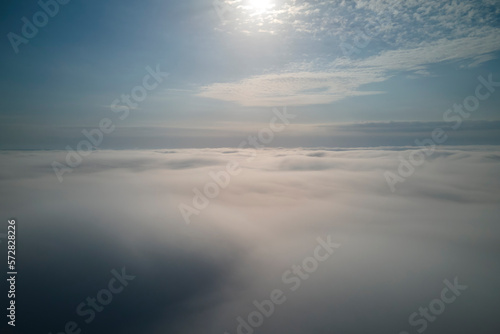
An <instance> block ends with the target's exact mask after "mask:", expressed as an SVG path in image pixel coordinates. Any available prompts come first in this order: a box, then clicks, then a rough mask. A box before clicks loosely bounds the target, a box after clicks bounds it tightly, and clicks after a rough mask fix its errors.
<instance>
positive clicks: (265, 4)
mask: <svg viewBox="0 0 500 334" xmlns="http://www.w3.org/2000/svg"><path fill="white" fill-rule="evenodd" d="M248 5H249V7H251V9H252V10H253V11H254V12H256V13H265V12H267V11H268V10H270V9H271V8H273V7H274V3H273V1H272V0H249V1H248Z"/></svg>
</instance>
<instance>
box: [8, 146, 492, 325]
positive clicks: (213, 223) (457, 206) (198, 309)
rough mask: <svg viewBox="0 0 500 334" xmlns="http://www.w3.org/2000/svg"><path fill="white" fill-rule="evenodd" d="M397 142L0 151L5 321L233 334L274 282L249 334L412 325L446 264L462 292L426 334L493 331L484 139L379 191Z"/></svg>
mask: <svg viewBox="0 0 500 334" xmlns="http://www.w3.org/2000/svg"><path fill="white" fill-rule="evenodd" d="M411 151H412V149H411V148H398V149H390V148H386V149H266V150H259V151H252V150H235V149H203V150H194V149H192V150H170V151H165V150H162V151H98V152H95V153H93V154H92V155H91V156H89V157H87V158H86V160H85V161H84V163H83V164H82V165H81V166H80V167H79V168H78V169H75V170H74V171H73V173H71V174H68V175H67V176H66V177H65V180H64V182H63V183H59V182H58V181H57V178H56V176H55V175H54V174H53V172H52V170H51V167H50V162H51V161H52V160H54V159H59V160H60V159H62V158H63V157H64V152H37V151H31V152H2V153H1V155H2V159H1V160H0V161H1V162H0V164H1V169H0V170H1V171H2V172H1V174H0V175H1V177H0V183H1V189H2V191H1V193H0V194H1V197H0V199H1V201H0V207H1V211H2V212H4V213H5V214H7V215H9V216H14V217H16V218H17V219H18V230H19V231H18V240H19V245H18V250H19V254H18V257H19V271H20V273H22V275H20V279H19V282H18V287H17V288H18V291H19V296H18V298H17V300H18V304H19V305H22V307H21V306H20V307H19V311H18V312H19V329H20V330H22V331H23V332H32V331H35V330H36V331H37V332H42V333H48V332H50V331H52V332H53V333H55V332H59V331H61V330H62V329H63V327H64V324H65V323H66V322H67V321H70V320H73V321H76V322H78V323H79V324H80V325H81V328H82V329H83V331H84V332H92V333H97V334H99V333H110V332H113V333H138V332H143V333H166V332H168V333H194V332H203V333H217V334H223V333H224V332H228V333H230V334H233V333H236V327H237V325H238V322H237V318H238V317H239V316H241V317H243V318H246V317H247V315H248V314H250V313H251V312H252V311H254V310H255V307H254V305H253V302H254V300H257V301H262V300H264V299H269V294H270V292H271V291H272V290H273V289H280V290H282V291H283V292H284V293H285V296H286V302H284V303H283V304H281V305H279V306H277V307H276V310H275V312H274V314H273V315H272V316H271V317H269V318H266V319H265V321H264V324H263V325H262V326H260V327H259V328H257V329H256V330H255V333H277V332H283V333H297V334H299V333H305V332H308V333H332V332H351V333H367V332H373V333H399V332H400V331H403V330H406V331H408V332H410V333H416V329H417V328H418V327H412V326H410V324H409V323H408V317H409V316H410V314H412V313H413V312H415V311H418V308H419V307H421V306H427V305H428V304H429V302H431V301H432V300H433V299H435V298H439V296H440V292H441V290H442V289H443V287H444V285H443V280H445V279H448V280H451V281H453V278H454V277H456V276H458V278H459V282H460V283H461V284H465V285H467V286H468V289H467V290H466V291H464V292H463V294H462V295H461V296H460V297H459V298H458V299H457V300H456V301H455V302H454V303H453V304H450V305H447V306H446V310H445V311H444V313H443V314H442V315H440V316H439V318H438V320H436V321H433V322H429V323H428V328H427V330H426V333H451V332H453V333H471V332H473V331H474V330H475V329H477V326H478V324H481V332H482V333H497V332H498V329H500V326H499V323H498V321H497V317H496V316H495V313H494V310H495V308H496V305H497V301H498V298H499V297H500V296H499V294H498V289H497V288H496V281H497V280H496V279H495V277H498V275H499V274H500V266H499V265H498V252H499V251H500V249H499V248H498V245H499V241H500V240H499V235H500V234H499V232H500V229H499V226H498V215H499V213H500V212H499V208H500V206H499V205H498V204H499V202H500V191H499V187H500V181H499V180H500V168H499V167H500V153H499V149H498V148H497V147H489V148H487V147H475V148H474V149H471V148H461V147H454V148H451V147H444V148H441V149H439V150H437V151H436V152H435V154H434V155H433V156H432V158H429V159H428V160H427V161H426V163H425V164H424V165H423V166H421V167H419V168H418V169H417V171H416V173H415V174H414V175H413V176H411V177H409V178H408V179H407V180H406V181H405V182H404V183H402V184H400V185H398V189H397V192H396V193H394V194H393V193H391V192H390V190H389V188H388V186H387V184H386V182H385V179H384V177H383V173H384V171H386V170H395V169H396V168H397V167H398V165H399V157H404V158H407V157H408V155H409V154H410V153H411ZM228 161H239V162H240V164H241V168H242V171H241V173H240V174H239V175H236V176H233V177H232V178H231V179H230V183H229V185H228V186H227V187H226V188H225V189H222V190H221V191H220V194H219V195H218V196H217V197H215V198H213V199H211V200H210V204H209V205H208V207H206V208H205V209H203V210H201V211H200V213H199V214H198V215H195V216H193V217H192V223H191V224H190V225H186V224H185V222H184V221H183V219H182V216H181V214H180V212H179V208H178V206H179V204H180V203H186V204H191V203H192V199H193V196H194V192H193V189H194V188H197V189H200V190H201V191H203V187H204V185H205V184H207V183H208V182H211V181H212V178H211V177H210V175H209V173H210V172H216V173H218V172H220V171H223V170H225V168H226V167H225V166H226V164H227V162H228ZM328 235H330V236H331V238H332V240H333V241H334V242H336V243H340V244H341V247H340V248H339V249H338V250H337V251H336V252H335V253H334V254H333V255H332V256H331V257H330V258H329V259H328V260H327V261H325V262H321V263H320V264H319V267H318V269H317V270H316V271H314V272H313V273H311V274H310V277H308V278H307V279H305V280H303V281H302V282H301V285H300V287H299V288H298V289H297V290H296V291H292V290H291V289H290V287H291V285H290V284H287V283H284V282H283V280H282V275H283V273H284V272H286V271H287V270H289V269H290V268H292V267H291V266H292V265H294V264H301V263H302V262H303V260H304V259H306V258H307V257H309V256H311V254H312V252H313V251H314V249H315V247H316V246H317V241H316V239H317V238H318V237H322V238H326V237H327V236H328ZM4 245H5V244H4V243H2V244H1V247H2V249H3V248H4ZM122 267H126V268H127V272H128V273H130V274H132V275H135V276H136V278H135V280H134V281H132V282H130V284H129V286H128V287H127V288H126V289H125V290H124V291H123V292H122V293H121V294H119V295H117V296H115V298H114V300H113V301H112V303H110V304H109V305H108V306H106V308H105V310H104V311H102V312H101V313H97V315H96V320H95V321H94V322H92V323H90V324H88V325H87V324H85V323H84V322H83V318H81V317H79V316H77V315H76V313H75V309H76V306H77V305H78V304H79V303H81V302H82V301H84V300H85V298H87V297H89V296H95V295H96V293H97V292H98V291H99V290H100V289H102V288H105V287H106V285H107V283H108V281H109V279H110V278H111V277H112V276H111V274H110V271H111V270H112V269H120V268H122ZM28 318H29V319H30V321H27V320H25V319H28Z"/></svg>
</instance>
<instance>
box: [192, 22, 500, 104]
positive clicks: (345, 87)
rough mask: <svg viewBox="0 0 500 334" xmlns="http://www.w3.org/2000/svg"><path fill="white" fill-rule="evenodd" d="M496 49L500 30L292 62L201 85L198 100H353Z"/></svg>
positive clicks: (479, 59) (485, 57)
mask: <svg viewBox="0 0 500 334" xmlns="http://www.w3.org/2000/svg"><path fill="white" fill-rule="evenodd" d="M498 50H500V29H494V28H491V29H488V30H486V31H485V32H484V35H481V36H471V37H463V38H458V39H453V40H450V39H441V40H438V41H436V42H422V43H420V44H419V45H417V46H415V47H412V48H402V49H395V50H387V51H383V52H381V53H380V54H378V55H375V56H371V57H367V58H365V59H357V60H346V59H345V58H339V59H337V60H334V61H332V62H331V63H329V64H327V65H326V66H325V65H322V66H317V65H316V64H315V63H314V62H306V63H298V64H297V63H296V64H291V65H289V69H287V70H284V71H283V72H280V73H272V74H263V75H256V76H252V77H250V78H245V79H242V80H240V81H236V82H226V83H213V84H210V85H206V86H203V87H201V91H200V93H199V94H198V96H200V97H207V98H212V99H218V100H223V101H230V102H235V103H238V104H240V105H243V106H280V105H289V106H292V105H310V104H328V103H331V102H335V101H338V100H341V99H344V98H347V97H351V96H359V95H367V94H377V93H381V92H379V91H366V90H363V89H362V88H363V86H364V85H367V84H370V83H376V82H382V81H385V80H387V79H388V78H390V77H391V76H392V75H394V74H396V73H398V72H413V73H414V74H415V75H428V74H429V72H428V71H427V67H428V66H429V65H431V64H436V63H441V62H466V63H467V65H462V66H470V67H473V66H478V65H479V64H481V63H483V62H486V61H489V60H491V59H493V58H494V55H493V53H494V52H495V51H498ZM302 69H306V70H302ZM294 70H298V71H294Z"/></svg>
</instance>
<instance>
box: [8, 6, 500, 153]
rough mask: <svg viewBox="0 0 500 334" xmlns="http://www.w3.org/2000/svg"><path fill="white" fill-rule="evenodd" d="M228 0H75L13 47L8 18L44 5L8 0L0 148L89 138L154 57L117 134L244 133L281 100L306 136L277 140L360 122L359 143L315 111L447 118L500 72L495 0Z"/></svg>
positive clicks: (232, 137) (483, 109)
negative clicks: (159, 78)
mask: <svg viewBox="0 0 500 334" xmlns="http://www.w3.org/2000/svg"><path fill="white" fill-rule="evenodd" d="M216 4H218V5H219V7H218V9H219V12H218V11H217V10H216V7H215V6H214V3H213V2H212V1H202V0H187V1H175V2H174V1H159V0H150V1H141V2H138V1H128V0H125V1H106V2H100V1H78V0H71V1H70V2H69V3H68V4H66V5H60V8H59V13H57V15H55V16H54V17H53V18H50V20H49V22H48V24H47V25H46V26H44V27H41V28H40V29H39V32H38V34H37V35H36V36H35V37H33V38H32V39H29V42H28V43H27V44H21V45H19V52H18V53H15V52H14V50H13V47H12V45H11V43H10V42H9V39H8V37H7V35H8V33H10V32H13V33H15V34H18V35H21V28H22V25H23V22H22V21H21V18H22V17H27V18H28V19H29V20H30V21H32V17H33V15H34V14H35V13H36V12H37V11H39V10H40V7H39V5H38V4H37V2H36V1H5V2H3V3H2V5H1V7H2V8H1V13H2V14H1V15H2V32H3V35H4V38H3V43H2V44H1V47H2V52H1V54H0V57H1V60H0V63H1V64H2V65H1V66H2V77H1V81H0V87H1V89H2V92H3V99H2V100H1V102H0V123H1V130H2V135H1V139H2V140H1V148H60V147H64V146H66V145H68V144H72V143H74V142H75V141H78V139H79V138H81V133H80V132H81V130H82V129H83V128H92V127H96V126H98V124H99V120H100V119H102V118H103V117H112V116H113V112H112V111H111V108H110V105H111V103H112V101H113V100H114V99H116V98H119V97H120V95H121V94H129V93H130V91H131V89H132V88H133V87H134V86H136V85H140V84H141V83H142V78H143V77H144V75H145V74H147V72H146V70H145V68H146V67H147V66H151V67H153V68H154V67H156V65H159V66H160V68H161V70H162V71H165V72H168V73H169V76H168V77H167V78H166V79H165V80H164V82H162V83H161V85H160V86H159V87H158V88H157V89H155V90H153V91H152V92H150V94H149V96H148V98H147V99H146V100H145V101H143V102H141V103H140V105H139V106H138V107H137V109H134V110H133V111H132V113H131V116H130V117H128V118H127V119H126V120H125V121H123V122H121V123H120V124H117V126H118V131H116V132H115V133H113V136H112V138H113V139H110V140H108V141H106V142H105V143H104V144H103V145H104V146H105V147H106V146H107V145H109V146H110V147H117V148H122V147H127V148H134V147H141V148H142V147H176V146H183V147H200V146H237V145H238V144H239V142H240V140H238V138H239V137H242V136H243V134H242V133H246V132H252V131H254V130H255V129H257V130H258V129H259V128H261V127H262V126H264V125H265V124H266V123H268V122H269V119H270V117H271V115H272V111H271V110H272V108H273V107H277V108H282V107H284V106H286V107H287V108H288V110H289V111H290V112H291V113H293V114H296V115H297V118H296V120H294V127H291V128H290V130H289V135H290V134H291V133H294V134H295V136H297V135H298V134H299V133H300V134H303V136H302V139H301V140H295V141H294V140H291V139H290V140H284V141H283V142H280V143H279V144H280V145H283V146H295V145H297V146H315V145H320V146H346V145H347V146H357V145H361V146H363V145H370V142H369V140H368V141H361V142H359V143H357V141H356V140H355V139H356V135H355V134H354V132H352V133H351V137H350V138H352V139H353V142H352V145H350V144H349V140H347V141H346V142H345V143H340V142H339V141H338V140H330V139H328V134H324V135H323V137H322V139H321V140H315V139H314V137H315V133H317V129H318V126H321V127H325V126H327V127H328V126H333V127H335V126H336V125H337V124H339V123H342V124H344V125H345V123H347V124H351V123H355V124H356V123H359V122H363V123H366V122H368V123H371V122H391V121H402V122H412V123H409V124H415V123H414V122H413V121H417V122H439V121H442V117H443V113H444V112H445V111H446V110H447V109H448V108H450V107H451V106H452V105H453V104H454V103H460V102H462V101H463V99H464V98H465V97H467V96H468V95H471V94H473V92H474V90H475V88H476V86H477V84H478V81H477V77H478V76H480V75H481V76H484V77H487V76H488V75H489V74H492V75H493V78H494V80H496V81H500V71H499V70H500V67H499V66H500V61H499V60H498V56H499V55H500V33H499V32H500V27H499V22H500V3H499V2H498V1H495V0H482V1H442V0H439V1H438V0H435V1H434V0H427V1H420V0H414V1H388V0H370V1H368V0H359V1H345V0H343V1H279V0H270V1H246V0H234V1H228V0H226V1H223V0H220V1H219V2H217V3H216ZM219 14H220V15H219ZM367 24H368V26H367ZM370 32H371V37H370V39H369V40H363V36H366V35H367V34H370ZM356 41H360V43H362V44H360V43H358V44H357V45H358V46H360V47H359V48H357V50H356V52H353V53H351V52H347V53H346V52H345V51H346V50H349V48H350V46H355V45H356ZM363 43H364V44H363ZM499 105H500V92H498V93H497V94H492V96H491V97H490V98H489V99H488V100H486V101H484V102H481V106H480V108H479V109H478V110H477V111H476V112H474V113H473V115H471V117H470V120H472V121H474V120H476V121H478V120H483V121H498V120H500V118H499V112H498V106H499ZM398 124H399V123H398ZM478 124H486V123H485V122H480V123H478ZM494 125H495V131H496V133H498V129H499V128H500V127H499V126H498V124H497V123H496V122H494ZM481 126H483V125H481ZM486 126H487V127H491V123H488V124H487V125H486ZM476 127H477V126H476ZM396 129H397V128H396ZM380 131H381V133H385V130H380ZM193 133H196V134H195V135H191V134H193ZM214 133H217V136H218V137H217V136H216V135H214ZM283 136H284V137H286V134H284V135H283ZM216 137H217V138H216ZM284 137H283V138H284ZM292 137H294V136H292V135H290V138H292ZM476 137H477V136H476ZM207 138H208V139H207ZM210 138H212V139H210ZM332 138H333V137H332ZM495 138H496V137H495ZM497 139H498V138H496V139H492V138H489V137H488V138H486V137H484V138H483V139H481V138H479V137H477V138H476V139H475V140H476V141H474V140H472V141H471V142H470V143H481V144H488V143H491V144H498V142H497ZM379 144H384V145H387V144H393V145H400V144H401V145H402V144H405V145H406V144H408V141H404V140H400V138H399V139H398V138H394V140H393V142H391V139H390V138H388V139H386V140H384V141H382V142H380V143H379ZM460 144H463V142H460Z"/></svg>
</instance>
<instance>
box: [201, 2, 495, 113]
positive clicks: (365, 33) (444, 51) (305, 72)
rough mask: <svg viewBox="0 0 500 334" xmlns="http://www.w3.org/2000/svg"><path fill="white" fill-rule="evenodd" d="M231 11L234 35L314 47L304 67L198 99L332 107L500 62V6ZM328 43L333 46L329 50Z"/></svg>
mask: <svg viewBox="0 0 500 334" xmlns="http://www.w3.org/2000/svg"><path fill="white" fill-rule="evenodd" d="M231 4H232V6H234V7H235V9H234V11H235V12H234V13H233V14H235V15H236V17H235V18H233V19H232V20H229V21H228V22H229V23H228V24H227V25H226V26H225V27H226V28H225V29H227V30H228V31H229V32H231V34H234V33H237V32H238V31H240V30H244V31H245V32H249V31H252V27H254V28H255V29H258V32H259V33H262V32H265V31H266V29H267V30H268V31H269V32H272V33H273V34H277V36H280V34H283V35H286V36H288V37H287V40H290V43H292V44H293V45H295V44H297V45H302V44H304V43H305V42H304V41H305V40H307V43H306V44H304V45H308V48H307V50H304V52H303V54H302V55H301V58H302V59H301V60H297V61H291V62H289V63H288V64H287V65H286V66H284V67H282V68H273V69H268V70H267V71H266V72H265V73H263V74H256V75H252V76H249V77H246V78H242V79H240V80H236V81H232V82H215V83H211V84H207V85H204V86H202V87H201V88H200V92H199V93H198V94H197V96H200V97H205V98H211V99H217V100H222V101H228V102H234V103H237V104H239V105H242V106H282V105H287V106H299V105H313V104H329V103H332V102H335V101H339V100H342V99H345V98H348V97H352V96H359V95H368V94H380V93H382V92H379V91H367V90H366V89H365V86H366V85H367V84H372V83H378V82H382V81H385V80H387V79H389V78H390V77H392V76H393V75H396V74H398V73H402V72H412V73H411V74H409V76H410V77H415V76H422V75H423V76H430V75H432V73H431V72H430V71H429V69H428V66H429V65H432V64H438V63H443V62H458V63H460V62H461V63H463V64H459V66H461V67H476V66H479V65H480V64H482V63H484V62H487V61H490V60H493V59H496V58H497V55H496V54H495V52H497V51H499V50H500V37H499V36H500V30H499V29H498V15H496V14H495V13H500V6H499V5H498V2H492V1H489V0H484V1H476V2H457V1H438V0H435V1H428V0H414V1H387V0H377V1H365V0H358V1H348V0H343V1H315V2H309V1H284V2H282V3H279V4H278V5H277V6H275V8H274V9H273V10H270V11H269V12H267V13H266V14H265V15H264V14H263V15H258V16H251V15H247V14H245V13H240V14H238V13H239V11H240V10H243V9H242V8H244V6H243V5H242V4H241V1H234V2H231ZM243 11H244V10H243ZM237 14H238V15H237ZM304 35H305V36H304ZM311 38H312V42H311ZM359 40H361V43H360V44H357V43H358V42H357V41H359ZM325 43H327V44H329V45H332V46H333V47H330V48H328V49H327V50H325V49H324V44H325ZM352 49H356V51H355V52H350V51H349V50H352ZM342 50H343V51H342ZM346 52H347V53H346ZM346 57H348V58H346Z"/></svg>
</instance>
